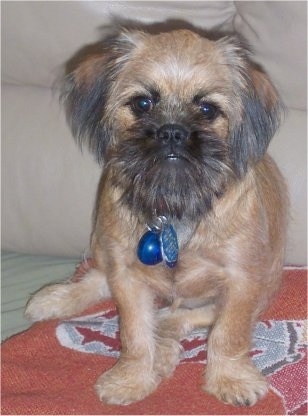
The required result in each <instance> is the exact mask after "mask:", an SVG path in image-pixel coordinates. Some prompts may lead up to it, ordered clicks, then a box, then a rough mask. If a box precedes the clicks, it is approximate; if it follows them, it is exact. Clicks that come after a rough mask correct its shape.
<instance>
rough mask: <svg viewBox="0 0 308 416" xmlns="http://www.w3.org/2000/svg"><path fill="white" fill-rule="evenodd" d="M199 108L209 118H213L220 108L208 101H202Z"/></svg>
mask: <svg viewBox="0 0 308 416" xmlns="http://www.w3.org/2000/svg"><path fill="white" fill-rule="evenodd" d="M199 108H200V111H201V113H202V114H203V115H204V116H205V117H206V118H207V119H208V120H213V119H214V118H215V117H216V116H217V113H218V108H217V107H216V105H214V104H211V103H208V102H201V103H200V104H199Z"/></svg>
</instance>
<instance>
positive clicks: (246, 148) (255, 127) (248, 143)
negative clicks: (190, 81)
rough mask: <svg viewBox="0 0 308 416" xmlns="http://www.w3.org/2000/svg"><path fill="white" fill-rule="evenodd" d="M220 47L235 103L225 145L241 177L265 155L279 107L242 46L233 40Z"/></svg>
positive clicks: (277, 121)
mask: <svg viewBox="0 0 308 416" xmlns="http://www.w3.org/2000/svg"><path fill="white" fill-rule="evenodd" d="M222 45H223V46H224V47H225V50H226V53H227V59H228V65H229V67H230V68H231V70H232V71H233V77H234V78H233V79H234V93H235V97H236V99H237V100H239V108H237V109H236V111H238V114H237V115H234V117H233V118H234V120H236V121H235V123H234V125H233V126H231V129H230V138H229V140H230V142H229V144H230V157H231V161H232V163H233V167H234V170H235V173H236V174H237V175H238V176H240V177H241V176H243V175H244V174H245V173H246V172H247V169H248V167H249V166H250V165H252V164H254V163H256V162H257V161H258V160H260V159H261V158H262V156H263V155H264V154H265V152H266V150H267V147H268V145H269V142H270V140H271V139H272V137H273V136H274V134H275V132H276V130H277V129H278V127H279V125H280V122H281V116H282V114H283V104H282V102H281V100H280V98H279V95H278V93H277V91H276V89H275V88H274V86H273V85H272V83H271V82H270V80H269V79H268V77H267V76H266V75H265V73H263V72H262V71H261V70H260V69H259V68H257V66H256V65H254V64H253V63H252V62H251V61H250V52H249V50H248V48H247V47H246V45H245V44H243V43H242V42H241V41H240V40H239V39H236V38H235V39H232V40H231V41H230V43H228V41H227V42H226V41H223V42H222Z"/></svg>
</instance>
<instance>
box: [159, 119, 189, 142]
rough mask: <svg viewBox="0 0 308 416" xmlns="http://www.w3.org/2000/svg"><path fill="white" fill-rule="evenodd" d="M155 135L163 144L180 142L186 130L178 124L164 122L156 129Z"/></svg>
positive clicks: (184, 138) (184, 136) (185, 136)
mask: <svg viewBox="0 0 308 416" xmlns="http://www.w3.org/2000/svg"><path fill="white" fill-rule="evenodd" d="M157 137H158V139H159V140H160V141H161V142H162V143H164V144H182V143H183V142H185V140H186V139H187V137H188V131H187V130H186V129H185V128H184V127H182V126H180V125H179V124H165V125H163V126H162V127H161V128H160V129H159V130H158V131H157Z"/></svg>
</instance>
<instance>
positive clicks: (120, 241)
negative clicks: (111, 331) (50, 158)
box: [26, 30, 287, 405]
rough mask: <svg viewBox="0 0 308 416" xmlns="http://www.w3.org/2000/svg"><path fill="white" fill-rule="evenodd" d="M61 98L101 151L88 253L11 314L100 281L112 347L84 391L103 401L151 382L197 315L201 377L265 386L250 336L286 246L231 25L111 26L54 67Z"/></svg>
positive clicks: (258, 82)
mask: <svg viewBox="0 0 308 416" xmlns="http://www.w3.org/2000/svg"><path fill="white" fill-rule="evenodd" d="M64 98H65V100H66V104H67V112H68V115H69V118H70V122H71V125H72V130H73V133H74V135H75V136H76V137H77V139H78V141H79V142H80V143H83V140H86V142H87V144H88V146H89V148H90V149H91V151H92V152H93V153H94V154H95V156H96V158H97V159H98V160H99V161H100V162H102V163H103V176H102V180H101V184H100V188H99V193H98V202H97V209H96V220H95V225H94V231H93V236H92V252H93V256H94V259H95V262H96V265H97V268H96V269H92V270H91V271H90V273H89V274H88V275H87V276H85V278H84V279H83V280H81V281H80V282H78V283H67V284H58V285H52V286H49V287H46V288H44V289H42V290H41V291H39V292H38V293H37V294H35V295H34V296H33V297H32V298H31V299H30V301H29V303H28V305H27V309H26V316H28V317H29V318H30V319H32V320H43V319H50V318H59V317H60V318H61V317H66V316H70V315H73V314H77V313H80V312H81V311H82V310H84V309H85V308H86V307H88V306H90V305H91V304H93V303H95V302H98V301H99V300H100V299H101V298H103V297H106V296H109V295H110V293H111V295H112V296H113V298H114V299H115V302H116V303H117V306H118V310H119V314H120V330H121V343H122V352H121V357H120V359H119V361H118V362H117V364H116V365H115V366H114V367H113V368H112V369H111V370H109V371H107V372H106V373H105V374H103V375H102V376H101V377H99V379H98V380H97V383H96V391H97V394H98V396H99V398H100V399H101V400H104V401H106V402H107V403H114V404H128V403H131V402H134V401H136V400H141V399H143V398H144V397H146V396H147V395H148V394H150V393H151V392H153V391H154V390H155V388H156V387H157V385H158V384H159V382H160V381H161V379H162V377H166V376H169V375H171V374H172V372H173V370H174V369H175V366H176V365H177V363H178V361H179V354H180V343H179V341H180V339H181V338H182V337H183V336H185V335H186V334H187V333H188V332H190V331H191V330H192V329H194V328H197V327H202V326H207V325H211V332H210V337H209V342H208V362H207V368H206V378H205V380H204V389H205V390H206V391H208V392H209V393H211V394H214V395H215V396H216V397H218V398H219V399H221V400H222V401H224V402H227V403H232V404H234V405H253V404H254V403H255V402H256V401H257V400H258V399H259V398H261V397H262V396H264V395H265V394H266V392H267V389H268V386H267V382H266V380H265V378H264V377H263V376H262V375H261V374H260V373H259V371H258V370H257V369H256V368H255V367H254V365H253V364H252V362H251V360H250V358H249V355H248V353H249V350H250V347H251V335H252V331H253V329H254V324H255V321H256V319H257V317H258V316H259V314H260V312H261V311H262V310H263V309H264V308H265V307H266V306H267V305H268V302H269V300H270V299H271V297H272V295H273V294H274V293H275V291H276V290H277V288H278V287H279V283H280V280H281V271H282V265H283V256H284V248H285V230H286V217H287V213H286V211H287V194H286V188H285V184H284V181H283V179H282V177H281V175H280V173H279V171H278V169H277V167H276V165H275V163H274V162H273V160H272V159H271V158H270V157H269V156H268V155H266V154H265V152H266V150H267V146H268V144H269V141H270V139H271V138H272V136H273V135H274V133H275V131H276V129H277V127H278V125H279V122H280V111H281V104H280V102H279V98H278V96H277V93H276V91H275V89H274V88H273V86H272V85H271V83H270V81H269V80H268V78H267V77H266V76H265V75H264V74H263V73H262V72H261V71H260V70H258V69H257V68H256V67H255V65H253V64H252V63H251V62H250V61H249V53H248V52H247V51H246V49H245V48H244V47H243V46H242V45H241V43H240V42H239V41H238V40H237V39H236V38H223V39H220V40H217V41H210V40H208V39H205V38H202V37H200V36H199V35H197V34H195V33H193V32H191V31H188V30H179V31H172V32H169V33H162V34H159V35H149V34H146V33H143V32H139V31H123V32H121V33H119V34H118V35H116V36H114V37H113V38H110V39H108V40H107V41H106V42H105V43H104V44H103V45H102V52H101V54H98V55H96V56H91V57H88V58H87V59H86V60H85V61H84V62H83V63H81V64H80V65H79V66H78V67H77V69H76V70H75V71H74V72H73V73H72V74H70V75H69V77H68V79H67V83H66V87H65V93H64ZM147 227H148V232H147V233H145V231H146V229H147ZM152 240H153V241H152ZM168 266H169V267H168ZM157 297H159V298H162V299H164V300H165V301H166V302H168V304H169V307H166V308H163V309H161V310H158V309H157V307H156V306H155V302H154V300H155V298H157Z"/></svg>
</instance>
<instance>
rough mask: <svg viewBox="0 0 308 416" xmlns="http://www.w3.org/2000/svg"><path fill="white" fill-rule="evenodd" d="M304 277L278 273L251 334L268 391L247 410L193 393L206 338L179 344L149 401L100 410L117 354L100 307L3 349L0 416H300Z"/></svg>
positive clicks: (114, 328)
mask: <svg viewBox="0 0 308 416" xmlns="http://www.w3.org/2000/svg"><path fill="white" fill-rule="evenodd" d="M80 270H83V268H82V267H81V268H79V269H78V272H77V274H78V276H79V278H80V277H81V278H82V273H80ZM80 274H81V276H80ZM306 277H307V270H305V269H289V270H285V272H284V283H283V286H282V289H281V291H280V293H279V294H278V296H277V297H276V299H275V301H274V303H273V304H272V306H271V307H270V309H269V310H268V311H266V313H265V314H264V315H263V316H262V319H261V320H260V321H259V322H258V324H257V326H256V328H255V332H254V338H253V339H254V345H253V348H252V350H251V355H252V359H253V361H254V362H255V364H256V366H257V367H258V368H259V369H260V370H261V371H262V373H263V374H264V375H266V376H267V377H268V380H269V382H270V386H271V387H270V392H269V394H268V395H267V396H266V397H265V398H264V399H263V400H261V401H260V402H258V403H257V404H256V405H255V406H253V407H250V408H235V407H232V406H229V405H225V404H222V403H220V402H219V401H217V400H216V399H215V398H213V397H211V396H209V395H207V394H205V393H204V392H202V391H201V390H200V388H199V386H200V384H201V376H202V373H203V368H204V365H206V358H207V349H206V345H207V330H200V331H199V330H198V331H195V332H193V333H192V334H191V335H190V336H188V337H187V338H185V339H184V340H183V341H182V346H183V348H184V350H183V353H182V356H181V362H180V365H179V366H178V368H177V369H176V371H175V373H174V374H173V376H172V377H170V378H169V379H167V380H164V381H163V382H162V383H161V385H160V386H159V388H158V389H157V391H156V392H154V393H153V394H152V395H150V396H149V397H148V398H146V399H145V400H143V401H141V402H139V403H135V404H132V405H129V406H110V405H106V404H104V403H101V402H99V401H98V399H97V398H96V396H95V394H94V390H93V385H94V383H95V380H96V378H97V377H98V376H99V375H100V374H101V373H102V372H103V371H105V370H106V369H108V368H110V367H111V366H112V365H113V364H114V362H115V360H116V359H117V358H118V356H119V353H120V348H121V345H120V339H119V326H118V314H117V310H116V308H115V305H114V304H113V302H112V301H106V302H103V303H102V304H101V305H99V306H98V307H96V308H94V309H92V310H89V311H87V313H86V314H85V315H83V316H82V317H78V318H74V319H70V320H66V321H62V322H60V321H52V322H45V323H37V324H35V325H33V326H32V327H31V328H30V329H29V330H28V331H25V332H23V333H21V334H19V335H16V336H14V337H12V338H11V339H9V340H7V341H6V342H4V344H3V346H2V414H212V415H216V414H221V415H223V414H228V415H231V414H246V415H248V414H267V415H270V414H275V415H278V414H284V415H285V414H287V415H295V414H296V415H306V414H307V321H306V315H307V314H306V312H307V310H306V305H307V302H306V293H307V290H306V288H307V286H306V285H307V280H306Z"/></svg>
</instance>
